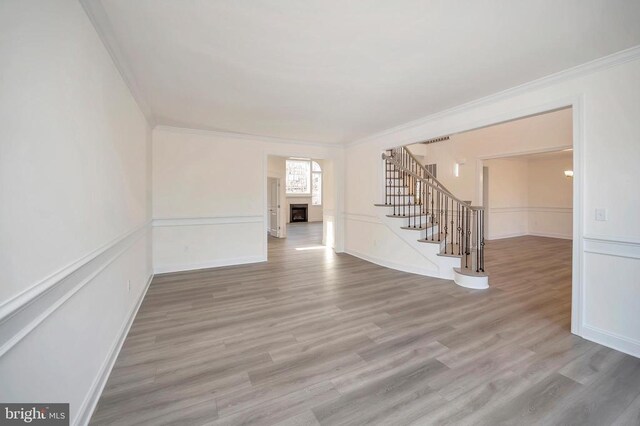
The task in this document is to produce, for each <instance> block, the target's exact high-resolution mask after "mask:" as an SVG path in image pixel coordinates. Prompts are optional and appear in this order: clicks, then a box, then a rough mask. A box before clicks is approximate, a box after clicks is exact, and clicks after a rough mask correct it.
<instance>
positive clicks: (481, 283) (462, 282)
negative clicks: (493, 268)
mask: <svg viewBox="0 0 640 426" xmlns="http://www.w3.org/2000/svg"><path fill="white" fill-rule="evenodd" d="M453 281H455V283H456V284H458V285H459V286H461V287H466V288H473V289H476V290H483V289H485V288H489V277H488V276H487V275H486V274H484V273H482V272H480V273H478V272H475V271H473V270H471V269H463V268H453Z"/></svg>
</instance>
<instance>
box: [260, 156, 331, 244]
mask: <svg viewBox="0 0 640 426" xmlns="http://www.w3.org/2000/svg"><path fill="white" fill-rule="evenodd" d="M267 164H268V166H267V216H268V220H267V223H268V229H267V233H268V243H269V244H272V243H276V242H277V241H278V240H283V239H286V240H288V241H287V242H288V243H291V244H296V245H298V246H308V247H318V248H324V247H328V248H333V246H334V244H333V242H334V240H335V235H334V233H335V226H334V224H335V221H334V215H333V214H332V213H331V212H332V211H333V208H332V206H333V205H334V203H335V200H334V194H335V191H334V190H333V185H334V182H333V173H332V170H333V163H332V161H331V160H326V159H320V158H310V157H297V156H277V155H269V156H268V157H267Z"/></svg>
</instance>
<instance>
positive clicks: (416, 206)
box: [376, 147, 489, 289]
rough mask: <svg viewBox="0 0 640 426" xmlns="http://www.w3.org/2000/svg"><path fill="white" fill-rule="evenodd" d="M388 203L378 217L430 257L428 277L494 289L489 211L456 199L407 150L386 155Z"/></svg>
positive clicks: (402, 148) (386, 195)
mask: <svg viewBox="0 0 640 426" xmlns="http://www.w3.org/2000/svg"><path fill="white" fill-rule="evenodd" d="M382 159H383V160H384V174H385V192H384V203H382V204H376V206H377V207H379V212H380V213H379V214H378V217H379V218H380V220H381V221H382V222H383V223H385V224H386V225H387V226H388V227H389V229H390V230H391V231H393V232H394V233H395V234H396V235H398V236H399V237H400V238H402V239H403V240H404V241H405V242H406V243H407V244H409V245H410V246H411V247H412V248H413V249H415V250H416V251H418V252H419V253H420V254H421V255H422V256H423V257H424V258H425V265H423V267H422V268H421V269H422V270H425V271H426V272H425V273H424V274H425V275H429V276H435V277H439V278H446V279H453V280H454V281H455V283H456V284H458V285H460V286H463V287H467V288H474V289H484V288H488V287H489V279H488V276H487V274H486V273H485V270H484V235H483V229H484V209H483V208H482V207H478V206H472V205H470V204H469V203H467V202H465V201H462V200H460V199H458V198H457V197H455V196H454V195H453V194H452V193H451V192H450V191H448V190H447V189H446V188H445V187H444V185H442V183H440V182H439V181H438V180H437V179H436V178H435V176H433V175H432V174H431V173H430V172H429V171H428V170H427V169H426V168H425V167H424V166H423V165H422V164H421V163H420V162H419V161H418V160H417V159H416V158H415V157H414V155H413V154H412V153H411V152H410V151H409V150H408V149H407V148H405V147H399V148H393V149H391V150H388V151H386V152H385V153H383V154H382Z"/></svg>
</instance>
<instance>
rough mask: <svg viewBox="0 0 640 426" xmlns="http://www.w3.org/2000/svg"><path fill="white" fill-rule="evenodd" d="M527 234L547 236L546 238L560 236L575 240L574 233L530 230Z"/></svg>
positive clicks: (564, 238)
mask: <svg viewBox="0 0 640 426" xmlns="http://www.w3.org/2000/svg"><path fill="white" fill-rule="evenodd" d="M527 235H533V236H535V237H546V238H560V239H563V240H573V235H566V234H559V233H555V232H529V233H527Z"/></svg>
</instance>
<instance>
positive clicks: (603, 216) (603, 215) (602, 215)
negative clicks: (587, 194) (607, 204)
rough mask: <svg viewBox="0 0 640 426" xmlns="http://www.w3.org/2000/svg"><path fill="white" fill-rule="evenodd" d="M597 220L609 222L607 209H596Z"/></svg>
mask: <svg viewBox="0 0 640 426" xmlns="http://www.w3.org/2000/svg"><path fill="white" fill-rule="evenodd" d="M596 220H599V221H606V220H607V209H596Z"/></svg>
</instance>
